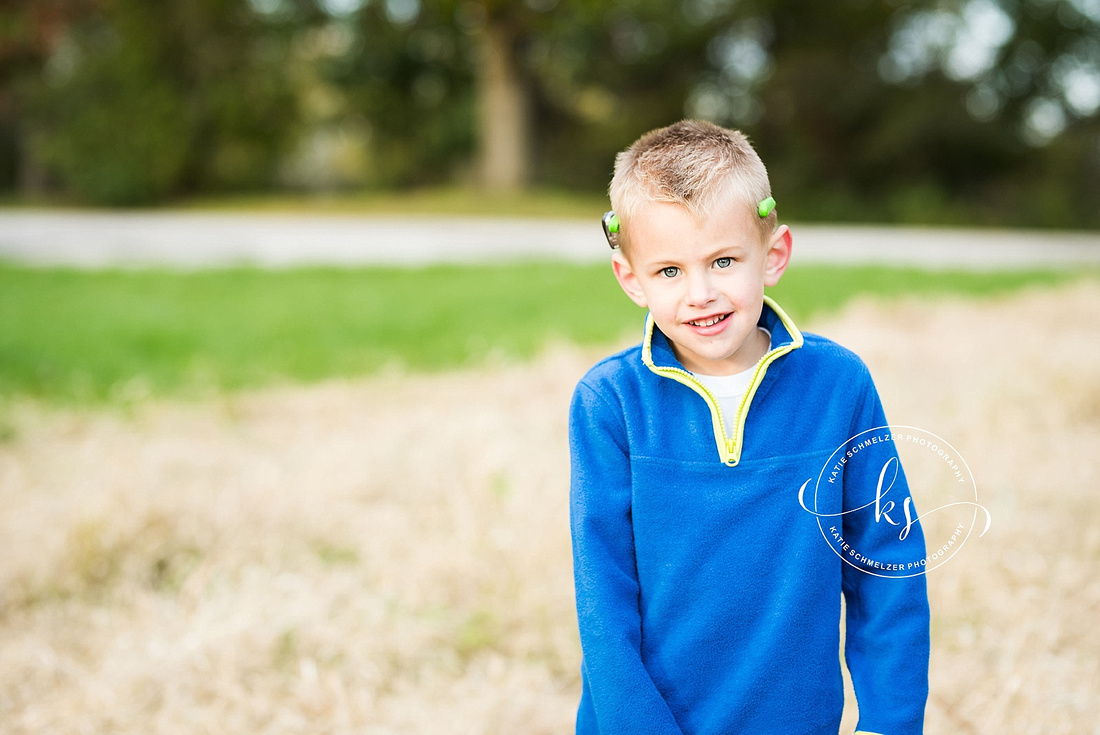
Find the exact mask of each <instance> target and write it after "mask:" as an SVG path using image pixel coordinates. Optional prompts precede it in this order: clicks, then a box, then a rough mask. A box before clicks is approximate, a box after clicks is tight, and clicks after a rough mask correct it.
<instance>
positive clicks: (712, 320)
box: [688, 314, 729, 327]
mask: <svg viewBox="0 0 1100 735" xmlns="http://www.w3.org/2000/svg"><path fill="white" fill-rule="evenodd" d="M728 316H729V314H716V315H715V316H708V317H706V318H705V319H696V320H694V321H690V322H688V324H690V325H691V326H693V327H713V326H714V325H715V324H717V323H718V322H721V321H724V320H725V319H726V318H727V317H728Z"/></svg>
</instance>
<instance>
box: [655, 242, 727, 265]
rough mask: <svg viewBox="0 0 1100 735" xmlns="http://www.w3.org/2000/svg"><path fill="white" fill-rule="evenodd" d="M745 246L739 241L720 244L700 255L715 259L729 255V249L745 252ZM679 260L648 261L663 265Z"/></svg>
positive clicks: (677, 262)
mask: <svg viewBox="0 0 1100 735" xmlns="http://www.w3.org/2000/svg"><path fill="white" fill-rule="evenodd" d="M745 250H746V248H745V246H744V245H742V244H740V243H730V244H728V245H722V246H721V247H719V248H716V249H715V250H713V251H711V252H709V253H707V254H706V255H704V256H703V257H702V259H703V260H715V259H717V258H722V257H729V255H728V254H729V252H730V251H736V253H737V254H740V253H743V252H745ZM679 264H680V261H679V260H678V259H676V258H659V259H657V260H654V261H652V262H651V263H650V265H651V266H665V265H679Z"/></svg>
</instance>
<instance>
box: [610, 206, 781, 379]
mask: <svg viewBox="0 0 1100 735" xmlns="http://www.w3.org/2000/svg"><path fill="white" fill-rule="evenodd" d="M625 247H626V252H625V253H624V252H616V253H615V254H614V255H613V256H612V268H613V269H614V271H615V278H616V279H618V281H619V285H620V286H622V289H623V291H625V292H626V295H627V296H629V297H630V299H631V300H632V301H634V303H636V304H638V305H639V306H642V307H647V308H648V309H649V310H650V312H651V313H652V314H653V320H654V322H656V324H657V326H658V327H659V328H660V330H661V331H662V332H663V333H664V334H665V336H666V337H668V339H669V341H670V342H671V343H672V345H673V350H674V351H675V353H676V357H677V358H679V360H680V362H681V363H683V365H684V367H685V368H687V369H688V370H690V371H692V372H696V373H701V374H704V375H732V374H733V373H737V372H741V371H742V370H748V369H749V368H751V367H752V366H753V365H754V364H756V362H757V360H759V359H760V358H761V357H763V355H764V353H765V352H767V350H768V340H767V337H766V336H765V335H764V334H763V333H762V332H760V331H759V330H758V329H757V328H756V323H757V321H758V320H759V319H760V312H761V310H762V308H763V304H764V287H765V286H774V285H775V284H776V283H778V282H779V278H780V276H782V275H783V271H784V270H786V268H787V263H788V261H789V259H790V256H791V234H790V230H788V229H787V227H786V226H785V225H784V226H781V227H779V228H778V229H777V230H776V231H775V232H774V233H772V234H771V236H769V237H766V238H765V237H764V236H763V235H762V234H761V232H760V228H759V226H758V223H757V222H754V221H752V215H751V209H750V208H748V207H745V208H738V207H724V208H722V209H721V210H720V211H718V212H716V213H715V214H712V215H711V216H709V217H708V218H707V219H706V220H704V221H703V222H697V221H696V220H695V217H694V216H692V214H691V213H690V212H689V211H688V210H687V209H685V208H684V207H681V206H680V205H677V204H669V203H664V202H654V203H650V204H647V205H646V206H645V207H643V208H642V209H641V210H640V211H639V212H638V213H637V214H635V215H634V216H633V217H632V218H631V221H630V233H629V242H628V243H627V244H626V245H625Z"/></svg>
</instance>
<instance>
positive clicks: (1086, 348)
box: [0, 284, 1100, 735]
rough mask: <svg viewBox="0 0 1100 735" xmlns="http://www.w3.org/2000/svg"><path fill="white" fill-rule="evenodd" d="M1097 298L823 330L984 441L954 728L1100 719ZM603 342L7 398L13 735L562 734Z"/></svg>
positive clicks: (918, 309) (940, 723)
mask: <svg viewBox="0 0 1100 735" xmlns="http://www.w3.org/2000/svg"><path fill="white" fill-rule="evenodd" d="M1098 324H1100V287H1098V286H1097V285H1095V284H1092V285H1087V284H1086V285H1078V286H1074V287H1071V288H1063V289H1061V290H1059V291H1035V292H1030V293H1025V294H1022V295H1017V296H1014V297H1012V298H1006V299H1001V300H998V301H993V302H985V303H981V304H971V303H964V302H937V303H934V304H928V303H923V302H907V303H902V304H898V305H892V306H889V307H882V306H878V305H875V304H873V303H869V302H868V303H859V304H856V305H854V306H853V307H851V308H849V309H848V310H847V311H845V313H844V314H842V315H840V316H838V317H835V318H833V319H831V320H830V321H829V323H828V324H817V325H811V326H813V327H815V328H816V329H817V331H822V332H824V333H826V334H829V335H830V336H832V337H834V338H836V339H838V341H841V342H842V343H844V344H847V345H849V346H851V347H852V348H854V349H855V350H856V351H857V352H860V353H861V354H862V355H863V356H864V357H865V359H866V360H867V362H868V363H869V364H870V365H871V368H872V371H873V372H874V374H875V375H876V378H877V380H878V383H879V387H880V390H881V392H882V394H883V400H884V402H885V403H886V407H887V410H888V413H889V415H890V417H891V419H892V420H894V421H895V422H897V423H907V424H914V425H917V426H922V427H925V428H928V429H930V430H932V431H935V432H936V433H938V434H940V435H942V436H944V437H947V438H948V439H950V440H951V441H952V443H954V444H955V446H956V447H958V448H959V449H960V450H961V451H962V452H963V453H964V455H965V456H966V458H967V459H968V461H969V462H970V465H971V468H972V469H973V472H974V475H975V477H976V478H977V480H978V484H979V491H980V493H981V499H982V501H983V502H984V503H985V504H986V505H987V506H988V507H989V508H990V510H991V511H992V513H993V527H992V529H991V530H990V532H989V533H988V534H987V535H986V536H985V537H984V538H981V539H977V540H975V541H972V542H970V543H968V545H967V548H966V549H965V550H964V552H963V554H961V555H960V556H959V558H957V559H955V560H952V562H951V563H950V564H948V565H946V566H944V567H943V568H942V569H939V570H937V571H935V572H934V573H933V574H931V575H930V578H929V582H930V590H931V595H932V603H933V610H934V615H935V622H934V631H933V632H934V649H933V662H932V686H933V693H932V698H931V702H930V704H929V708H928V728H927V731H928V732H930V733H946V732H952V733H1044V734H1052V735H1057V734H1058V733H1083V732H1100V730H1098V729H1097V722H1100V706H1098V702H1100V683H1098V682H1100V636H1098V634H1097V632H1096V631H1097V621H1098V620H1100V526H1098V525H1097V519H1098V518H1100V493H1098V492H1097V490H1100V453H1098V451H1097V447H1098V446H1100V328H1098V327H1097V325H1098ZM593 357H594V356H593V355H592V354H581V353H579V352H577V351H574V350H569V349H560V350H555V351H552V352H551V353H548V354H546V355H545V356H543V357H542V358H540V359H539V360H538V361H536V362H534V363H533V364H530V365H524V366H501V367H496V368H492V369H487V370H482V371H479V372H463V373H454V374H448V375H442V376H427V377H425V376H418V377H400V376H384V377H381V378H375V379H371V380H365V381H360V382H334V383H328V384H325V385H321V386H317V387H306V388H302V387H290V388H284V389H278V390H267V391H263V392H257V393H251V394H246V395H238V396H229V397H222V398H218V399H214V400H211V401H209V402H206V403H202V404H179V403H172V402H146V403H142V404H139V405H137V406H135V407H133V408H132V410H130V411H128V412H125V411H119V410H107V411H100V412H95V413H89V412H74V411H60V410H56V409H50V410H47V409H44V408H42V407H40V406H35V405H17V406H14V407H9V409H8V416H7V417H5V418H4V422H3V423H4V431H3V433H2V435H0V662H2V665H0V730H2V731H3V732H5V733H12V734H15V733H43V732H59V733H70V732H72V733H78V732H92V733H100V732H112V733H142V734H145V733H175V732H181V733H184V732H186V733H192V732H202V733H222V732H224V733H234V734H237V733H303V732H308V733H322V732H323V733H353V732H354V733H378V734H382V733H441V732H446V733H478V734H481V733H533V734H536V735H537V734H539V733H563V732H568V731H569V730H570V727H571V722H572V717H573V712H574V708H575V705H576V698H577V694H578V685H579V678H578V675H577V667H578V664H579V650H578V646H577V637H576V632H575V618H574V613H573V608H572V586H571V571H570V570H571V566H570V564H571V561H570V552H569V538H568V530H567V497H566V495H567V479H568V455H567V450H566V446H565V430H566V427H565V413H566V405H567V402H568V398H569V394H570V392H571V390H572V387H573V384H574V382H575V381H576V379H577V378H578V377H579V375H580V374H581V373H582V372H583V371H584V369H585V368H586V367H587V366H588V364H590V363H591V362H592V359H593Z"/></svg>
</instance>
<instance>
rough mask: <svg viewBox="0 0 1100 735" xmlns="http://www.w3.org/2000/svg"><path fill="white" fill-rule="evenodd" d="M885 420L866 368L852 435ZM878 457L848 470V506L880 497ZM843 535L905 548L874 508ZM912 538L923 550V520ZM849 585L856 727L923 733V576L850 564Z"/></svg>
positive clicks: (871, 549)
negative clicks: (883, 573) (877, 494)
mask: <svg viewBox="0 0 1100 735" xmlns="http://www.w3.org/2000/svg"><path fill="white" fill-rule="evenodd" d="M886 425H887V422H886V416H885V414H884V412H883V410H882V404H881V401H880V400H879V397H878V392H877V391H876V390H875V387H874V384H873V383H872V382H871V378H870V375H869V374H868V375H865V387H864V390H863V393H862V397H861V399H860V401H859V405H858V409H857V412H856V415H855V417H854V421H853V424H852V434H851V435H852V436H855V435H857V434H858V433H860V432H862V431H866V430H868V429H873V428H878V427H883V426H886ZM891 451H892V450H891ZM893 456H894V457H895V458H896V456H897V455H896V452H894V453H893ZM878 460H881V456H879V457H878ZM876 464H877V465H878V466H874V465H873V464H872V463H869V462H864V463H861V464H859V465H857V467H855V468H853V467H850V468H849V469H853V470H856V471H851V472H849V471H846V472H845V478H844V485H845V489H844V492H845V496H846V500H845V507H846V508H853V507H858V506H860V505H863V504H864V503H866V502H867V501H868V499H869V498H870V499H872V500H873V498H874V495H875V488H876V486H877V484H878V481H879V474H880V472H881V470H882V467H881V464H882V463H881V461H877V462H876ZM898 468H899V470H898V474H897V477H896V479H895V482H894V485H893V487H892V489H890V490H889V496H890V497H891V498H893V499H894V500H895V501H896V505H897V506H899V507H900V506H901V505H902V499H904V498H905V497H907V496H909V494H910V493H909V487H908V484H907V481H906V479H905V474H904V471H902V470H901V469H900V463H899V464H898ZM844 537H845V539H847V540H849V541H850V543H851V544H852V546H853V548H857V549H859V550H860V551H861V553H863V554H865V555H866V556H868V557H870V558H878V559H889V558H890V557H891V556H894V555H896V554H897V553H898V546H897V544H898V543H899V540H898V532H897V530H896V529H891V528H890V527H889V526H888V525H887V524H885V523H879V522H876V518H875V513H874V512H873V510H871V509H868V510H863V511H860V512H855V513H848V514H846V515H845V516H844ZM906 543H907V546H908V549H909V550H910V551H907V552H906V553H907V554H911V553H912V551H911V550H912V548H913V546H912V544H917V545H919V547H920V551H921V553H923V548H924V538H923V534H922V533H921V530H920V528H919V524H918V525H914V526H913V528H912V529H911V530H910V532H909V537H908V538H907V541H906ZM842 586H843V591H844V598H845V603H846V610H847V613H846V620H847V625H846V632H845V644H844V656H845V660H846V662H847V664H848V669H849V671H850V672H851V675H852V683H853V685H854V688H855V692H856V701H857V703H858V705H859V723H858V724H857V727H856V729H857V730H863V731H868V732H875V733H884V734H885V735H920V734H921V733H922V732H923V731H924V707H925V703H926V701H927V699H928V657H929V609H928V594H927V589H926V584H925V578H924V575H923V574H918V575H916V576H910V577H902V576H877V575H876V574H872V573H869V571H868V570H864V569H859V568H856V567H854V566H852V565H851V564H847V563H846V564H845V565H844V569H843V578H842Z"/></svg>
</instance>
